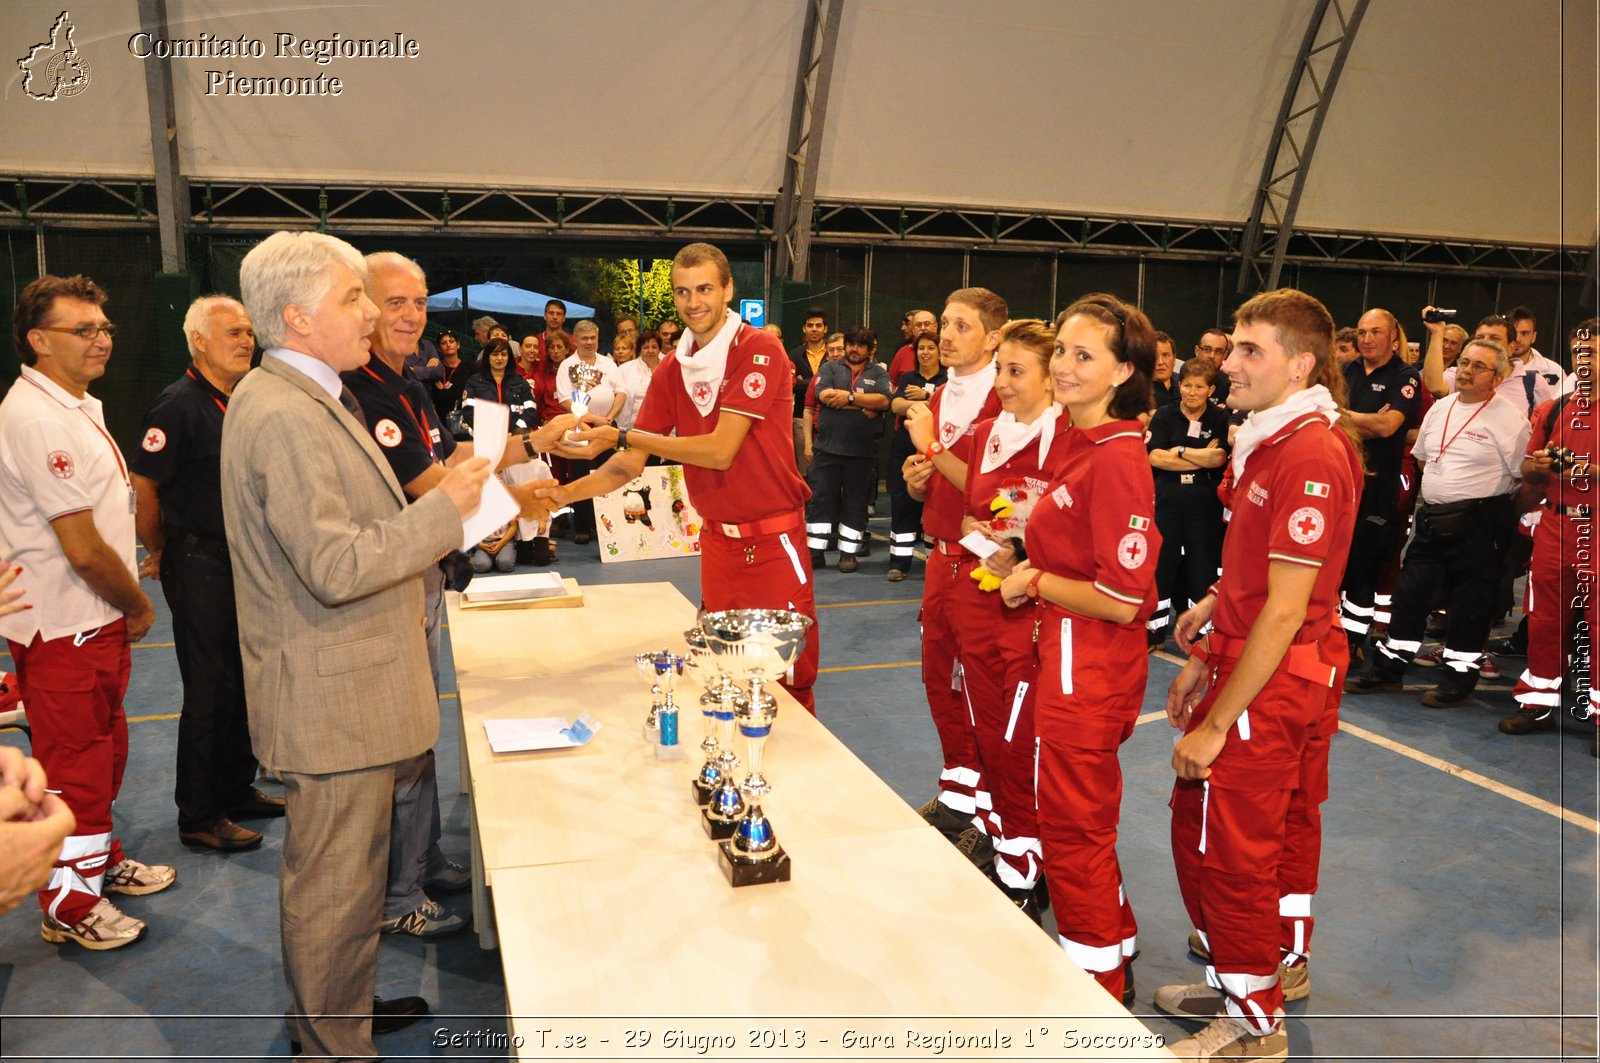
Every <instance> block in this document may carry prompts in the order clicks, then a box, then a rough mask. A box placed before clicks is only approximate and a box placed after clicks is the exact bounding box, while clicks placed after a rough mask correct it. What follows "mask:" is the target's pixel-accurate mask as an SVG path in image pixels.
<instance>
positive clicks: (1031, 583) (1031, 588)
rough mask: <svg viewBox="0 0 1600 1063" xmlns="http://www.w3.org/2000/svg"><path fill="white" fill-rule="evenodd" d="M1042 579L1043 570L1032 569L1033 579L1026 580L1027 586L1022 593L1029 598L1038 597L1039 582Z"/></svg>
mask: <svg viewBox="0 0 1600 1063" xmlns="http://www.w3.org/2000/svg"><path fill="white" fill-rule="evenodd" d="M1042 579H1044V569H1042V568H1036V569H1034V570H1033V578H1032V579H1030V580H1028V586H1027V587H1026V588H1025V589H1024V590H1023V593H1024V594H1026V595H1027V596H1028V597H1029V598H1037V597H1039V581H1040V580H1042Z"/></svg>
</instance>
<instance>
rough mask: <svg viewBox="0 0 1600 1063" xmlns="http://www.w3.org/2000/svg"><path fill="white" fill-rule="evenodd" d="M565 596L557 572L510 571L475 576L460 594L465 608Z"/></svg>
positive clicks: (559, 574) (564, 590)
mask: <svg viewBox="0 0 1600 1063" xmlns="http://www.w3.org/2000/svg"><path fill="white" fill-rule="evenodd" d="M566 593H567V585H566V584H565V583H563V582H562V580H561V573H559V572H512V573H507V574H506V575H503V576H475V577H473V580H472V582H471V583H470V584H468V585H467V589H466V590H464V591H462V592H461V604H462V605H464V606H471V605H487V604H490V603H506V602H525V601H533V600H535V599H538V598H555V597H559V596H561V595H564V594H566Z"/></svg>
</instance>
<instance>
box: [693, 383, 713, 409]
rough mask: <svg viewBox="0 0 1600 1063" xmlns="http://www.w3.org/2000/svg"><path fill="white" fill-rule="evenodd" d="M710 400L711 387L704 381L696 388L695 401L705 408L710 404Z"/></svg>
mask: <svg viewBox="0 0 1600 1063" xmlns="http://www.w3.org/2000/svg"><path fill="white" fill-rule="evenodd" d="M710 399H711V385H710V384H707V383H706V382H705V381H703V380H702V381H700V382H699V383H698V384H696V385H695V386H694V401H695V402H696V403H698V404H700V405H702V406H703V405H705V403H707V402H709V401H710Z"/></svg>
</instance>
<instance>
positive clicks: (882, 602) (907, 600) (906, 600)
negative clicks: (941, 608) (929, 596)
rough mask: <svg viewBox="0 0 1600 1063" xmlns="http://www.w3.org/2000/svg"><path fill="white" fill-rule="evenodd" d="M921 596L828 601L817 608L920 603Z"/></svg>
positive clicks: (852, 607) (854, 607)
mask: <svg viewBox="0 0 1600 1063" xmlns="http://www.w3.org/2000/svg"><path fill="white" fill-rule="evenodd" d="M921 603H922V599H921V598H883V599H881V600H879V601H876V602H829V603H828V604H827V605H819V606H817V608H818V609H856V608H858V607H860V606H863V605H920V604H921Z"/></svg>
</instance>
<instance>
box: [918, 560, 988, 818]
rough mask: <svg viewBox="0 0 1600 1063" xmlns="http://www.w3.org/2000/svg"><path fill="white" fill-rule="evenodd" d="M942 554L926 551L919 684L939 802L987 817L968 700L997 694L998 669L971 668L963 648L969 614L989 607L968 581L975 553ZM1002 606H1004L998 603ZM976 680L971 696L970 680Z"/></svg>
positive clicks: (969, 626) (984, 784) (968, 633)
mask: <svg viewBox="0 0 1600 1063" xmlns="http://www.w3.org/2000/svg"><path fill="white" fill-rule="evenodd" d="M958 549H959V553H946V552H945V551H944V550H943V548H942V547H940V546H935V547H934V549H933V550H932V551H931V552H930V553H929V554H928V568H927V575H926V576H925V578H924V580H923V589H922V612H921V614H920V616H919V619H920V620H921V621H922V685H923V687H924V689H926V690H927V693H928V712H929V713H930V714H931V715H932V717H933V726H934V729H935V730H936V731H938V733H939V748H940V750H941V751H942V752H943V754H944V770H943V771H941V772H940V773H939V800H940V802H942V803H943V804H945V805H948V806H949V807H950V808H951V809H953V810H954V811H956V812H960V813H962V814H963V815H967V816H977V815H979V814H980V813H982V814H985V815H987V813H988V812H989V811H990V809H991V807H992V800H991V798H990V795H989V784H988V782H987V781H986V780H985V779H984V778H983V777H982V770H981V764H982V761H981V760H980V758H979V756H978V739H977V735H976V733H975V729H974V724H973V708H972V704H969V701H971V702H977V701H982V700H983V699H984V698H985V697H990V698H991V700H992V698H995V697H998V696H999V694H998V691H999V686H1000V677H999V671H998V669H995V668H985V667H984V666H983V665H982V663H981V662H980V663H979V664H978V666H977V667H975V668H973V669H972V670H971V671H970V672H969V671H968V670H967V668H966V663H967V657H966V654H965V653H964V652H963V651H964V649H965V647H966V642H967V640H968V639H969V638H971V637H972V635H973V627H972V624H973V618H974V617H981V616H984V615H985V614H986V613H987V612H988V611H990V610H992V608H993V606H992V605H986V603H983V602H980V601H978V598H979V595H980V594H981V593H982V592H981V591H979V590H978V585H977V584H976V583H974V582H973V581H972V578H971V573H972V570H973V568H975V567H976V566H977V564H978V559H977V557H976V556H975V555H974V554H972V553H971V552H970V551H968V550H966V549H964V548H958ZM1002 608H1003V606H1002ZM974 683H976V684H977V688H978V690H977V694H976V696H975V697H974V696H973V691H972V690H971V688H970V684H974Z"/></svg>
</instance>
